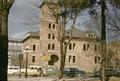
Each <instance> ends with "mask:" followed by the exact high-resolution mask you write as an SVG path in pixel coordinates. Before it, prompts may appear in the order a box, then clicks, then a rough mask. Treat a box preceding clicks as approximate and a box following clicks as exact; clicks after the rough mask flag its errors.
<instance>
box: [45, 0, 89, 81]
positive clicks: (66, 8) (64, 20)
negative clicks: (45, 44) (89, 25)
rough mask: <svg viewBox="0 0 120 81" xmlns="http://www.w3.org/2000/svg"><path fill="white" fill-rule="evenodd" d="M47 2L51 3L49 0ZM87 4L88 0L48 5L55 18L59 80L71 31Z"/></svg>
mask: <svg viewBox="0 0 120 81" xmlns="http://www.w3.org/2000/svg"><path fill="white" fill-rule="evenodd" d="M47 1H48V0H47ZM48 2H49V3H51V0H49V1H48ZM53 3H54V4H53ZM88 4H89V0H57V1H52V6H51V5H48V6H49V9H50V10H51V13H52V15H51V16H52V17H53V18H55V23H56V24H57V25H58V26H57V36H56V38H57V39H58V41H59V45H60V72H59V78H60V79H61V78H62V77H63V73H64V72H63V71H64V68H65V59H66V52H67V46H68V45H69V43H70V41H71V38H72V30H73V28H74V26H75V24H76V20H77V17H78V16H79V15H80V11H81V10H82V9H84V8H86V7H88ZM69 22H71V29H70V31H69V34H68V35H66V27H67V25H68V23H69Z"/></svg>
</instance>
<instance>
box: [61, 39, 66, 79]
mask: <svg viewBox="0 0 120 81" xmlns="http://www.w3.org/2000/svg"><path fill="white" fill-rule="evenodd" d="M63 44H64V42H63V39H61V40H60V73H59V79H61V78H62V77H63V74H64V68H65V58H66V54H65V51H64V50H65V49H64V45H63Z"/></svg>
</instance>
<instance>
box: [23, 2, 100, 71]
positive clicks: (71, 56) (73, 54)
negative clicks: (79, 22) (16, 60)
mask: <svg viewBox="0 0 120 81" xmlns="http://www.w3.org/2000/svg"><path fill="white" fill-rule="evenodd" d="M48 5H50V4H49V3H44V2H43V3H42V4H41V6H40V10H41V17H40V18H41V19H40V20H41V21H40V30H39V32H38V33H37V35H36V36H35V35H33V34H31V35H29V36H28V37H26V38H25V39H24V41H23V47H24V48H25V47H26V46H27V45H28V46H30V48H31V49H32V51H33V48H34V47H36V52H32V53H30V54H29V56H28V57H29V58H28V60H29V61H28V62H29V65H42V66H47V65H53V66H55V67H57V68H59V66H60V60H61V59H60V45H59V41H58V40H57V38H56V37H57V33H58V31H57V27H58V25H57V24H56V23H55V19H54V17H53V16H51V15H50V14H51V12H50V9H49V8H48ZM69 32H70V30H66V34H69ZM32 35H33V36H32ZM34 45H35V46H34ZM99 53H100V43H99V40H98V36H97V35H96V33H95V32H92V31H81V30H79V29H78V28H74V29H73V33H72V40H71V42H70V44H69V45H68V48H67V54H66V62H65V67H76V68H80V69H83V70H85V71H86V72H93V71H94V70H95V68H98V67H99V66H100V60H101V58H100V54H99ZM32 55H33V56H34V57H33V56H32ZM33 58H34V59H35V60H36V61H35V62H34V63H32V60H33Z"/></svg>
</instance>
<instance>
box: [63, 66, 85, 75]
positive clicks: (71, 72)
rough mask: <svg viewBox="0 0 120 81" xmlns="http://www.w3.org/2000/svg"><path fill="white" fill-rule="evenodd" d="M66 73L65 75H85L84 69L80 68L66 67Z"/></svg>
mask: <svg viewBox="0 0 120 81" xmlns="http://www.w3.org/2000/svg"><path fill="white" fill-rule="evenodd" d="M64 74H65V76H68V77H76V76H81V75H84V74H85V71H82V70H80V69H78V68H65V69H64Z"/></svg>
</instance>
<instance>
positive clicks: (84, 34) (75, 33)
mask: <svg viewBox="0 0 120 81" xmlns="http://www.w3.org/2000/svg"><path fill="white" fill-rule="evenodd" d="M70 32H71V29H68V30H66V33H65V35H66V36H70V35H71V33H70ZM29 37H36V38H39V37H40V35H39V31H31V32H28V33H27V34H26V36H25V38H24V39H23V41H25V40H26V39H28V38H29ZM72 38H77V39H98V36H97V34H96V33H95V32H93V31H89V30H87V31H82V30H80V29H78V28H73V29H72Z"/></svg>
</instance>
